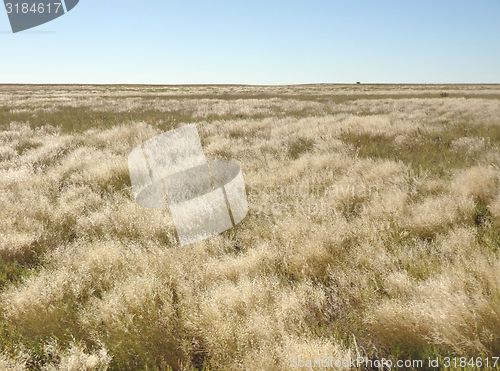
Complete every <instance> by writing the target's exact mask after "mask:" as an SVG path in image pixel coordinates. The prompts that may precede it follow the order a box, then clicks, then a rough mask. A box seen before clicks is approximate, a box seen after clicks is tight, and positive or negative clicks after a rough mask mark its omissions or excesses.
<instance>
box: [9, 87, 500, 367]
mask: <svg viewBox="0 0 500 371" xmlns="http://www.w3.org/2000/svg"><path fill="white" fill-rule="evenodd" d="M443 92H446V93H447V95H444V94H442V93H443ZM499 100H500V86H498V85H481V86H480V85H464V86H458V85H456V86H455V85H453V86H426V85H406V86H391V85H310V86H309V85H305V86H294V87H289V86H285V87H258V86H256V87H250V86H184V87H181V86H167V87H164V86H0V130H1V131H0V205H1V208H0V308H1V314H0V354H1V355H0V370H4V369H5V370H32V369H33V370H35V369H37V370H61V371H62V370H106V369H108V370H146V369H147V370H155V369H158V370H167V369H170V368H172V369H174V370H195V369H199V370H201V369H205V370H288V369H290V361H289V359H290V358H291V357H297V358H299V359H313V360H314V359H320V358H321V357H330V358H334V359H348V358H349V357H357V356H365V357H368V358H371V359H381V358H382V357H384V358H386V359H387V358H391V359H394V360H395V359H398V358H399V359H409V358H412V359H427V357H433V358H435V357H437V356H441V357H443V356H455V355H456V356H483V357H486V356H500V260H499V255H498V254H499V246H500V232H499V227H500V188H499V181H500V169H499V166H500V104H499V103H500V102H499ZM191 122H195V123H196V124H197V127H198V131H199V133H200V136H201V138H202V142H203V145H204V150H205V154H206V156H207V158H209V159H231V160H233V161H235V162H237V163H238V164H239V165H240V166H241V168H242V171H243V174H244V178H245V182H246V185H247V193H248V197H249V205H250V211H249V214H248V215H247V217H246V219H245V220H244V221H243V222H242V223H241V224H239V225H238V226H237V227H236V228H233V229H231V230H228V231H226V232H225V233H223V234H221V235H219V236H217V237H214V238H211V239H208V240H205V241H202V242H199V243H195V244H192V245H189V246H186V247H182V248H181V247H179V246H178V245H177V242H176V231H175V228H174V225H173V222H172V218H171V216H170V214H169V213H168V211H167V210H151V209H143V208H141V207H139V206H137V205H136V204H135V203H134V200H133V197H132V195H131V190H130V180H129V174H128V168H127V156H128V153H129V152H130V150H131V149H132V148H133V147H135V146H137V145H139V144H140V143H142V141H144V140H146V139H148V138H150V137H152V136H154V135H157V134H158V133H161V132H163V131H166V130H169V129H172V128H175V127H179V126H181V125H183V124H186V123H191Z"/></svg>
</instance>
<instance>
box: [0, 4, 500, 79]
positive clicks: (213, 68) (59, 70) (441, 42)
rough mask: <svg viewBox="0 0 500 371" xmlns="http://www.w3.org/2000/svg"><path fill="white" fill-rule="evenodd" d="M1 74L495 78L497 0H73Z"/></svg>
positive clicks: (9, 44) (2, 23)
mask: <svg viewBox="0 0 500 371" xmlns="http://www.w3.org/2000/svg"><path fill="white" fill-rule="evenodd" d="M0 48H1V49H0V83H98V84H104V83H130V84H132V83H137V84H212V83H213V84H229V83H235V84H299V83H353V82H356V81H361V82H364V83H369V82H371V83H462V82H464V83H500V0H475V1H472V0H434V1H432V0H420V1H410V0H397V1H396V0H394V1H393V0H342V1H339V0H329V1H323V0H321V1H319V0H307V1H305V0H304V1H296V0H288V1H282V0H233V1H219V0H211V1H198V0H167V1H165V0H163V1H160V0H158V1H157V0H151V1H144V0H143V1H129V0H120V1H118V0H80V3H79V4H78V5H77V6H76V7H75V8H74V9H73V10H72V11H71V12H69V13H67V14H66V15H64V16H62V17H60V18H58V19H56V20H54V21H52V22H49V23H47V24H44V25H41V26H39V27H36V28H33V29H31V30H29V31H23V32H20V33H16V34H13V33H12V32H11V29H10V24H9V21H8V17H7V14H6V12H0Z"/></svg>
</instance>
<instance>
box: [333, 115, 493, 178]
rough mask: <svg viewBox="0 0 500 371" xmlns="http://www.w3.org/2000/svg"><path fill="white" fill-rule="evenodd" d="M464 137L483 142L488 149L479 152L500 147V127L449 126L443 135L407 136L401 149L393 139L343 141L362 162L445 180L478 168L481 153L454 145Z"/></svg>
mask: <svg viewBox="0 0 500 371" xmlns="http://www.w3.org/2000/svg"><path fill="white" fill-rule="evenodd" d="M462 137H469V138H484V139H485V147H484V148H482V149H480V150H479V151H485V150H488V149H489V148H491V147H493V146H494V145H498V144H500V126H496V125H495V126H489V125H484V124H475V125H472V124H470V125H467V124H456V125H446V126H445V127H444V128H443V130H442V131H440V132H435V133H422V132H417V133H414V134H412V135H408V137H407V138H406V140H405V141H404V143H402V144H401V145H398V144H396V143H395V142H394V138H395V137H394V136H385V135H373V134H368V133H360V134H359V133H352V132H348V133H343V134H342V135H341V140H342V141H344V142H345V143H348V144H350V145H352V146H353V147H354V149H355V151H356V153H357V154H358V156H360V157H362V158H379V159H387V160H393V161H402V162H404V163H405V164H407V165H410V166H411V167H412V168H413V169H414V170H415V171H416V172H417V173H419V172H421V171H426V170H427V171H429V172H431V173H432V174H435V175H438V176H446V175H448V174H450V171H451V170H453V169H463V168H466V167H470V166H473V165H475V164H477V162H478V159H479V158H480V156H479V154H480V153H481V152H478V151H470V150H468V149H467V148H455V147H453V145H452V142H453V141H454V140H456V139H459V138H462Z"/></svg>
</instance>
